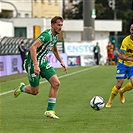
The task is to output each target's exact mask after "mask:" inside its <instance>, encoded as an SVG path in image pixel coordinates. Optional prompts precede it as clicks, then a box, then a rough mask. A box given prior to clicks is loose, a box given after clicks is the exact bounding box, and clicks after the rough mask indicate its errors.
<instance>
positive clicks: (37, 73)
mask: <svg viewBox="0 0 133 133" xmlns="http://www.w3.org/2000/svg"><path fill="white" fill-rule="evenodd" d="M34 73H35V74H36V75H39V74H40V68H39V66H38V65H34Z"/></svg>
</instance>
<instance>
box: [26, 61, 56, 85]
mask: <svg viewBox="0 0 133 133" xmlns="http://www.w3.org/2000/svg"><path fill="white" fill-rule="evenodd" d="M39 67H40V75H35V73H34V66H33V63H32V62H26V64H25V69H26V71H27V72H28V79H29V83H30V85H31V86H34V87H35V86H38V85H39V83H40V78H41V77H42V78H45V79H47V80H49V79H50V77H51V76H53V75H55V74H56V71H55V69H54V68H53V67H52V66H51V64H50V63H49V61H47V60H46V61H45V62H44V63H42V64H41V65H39Z"/></svg>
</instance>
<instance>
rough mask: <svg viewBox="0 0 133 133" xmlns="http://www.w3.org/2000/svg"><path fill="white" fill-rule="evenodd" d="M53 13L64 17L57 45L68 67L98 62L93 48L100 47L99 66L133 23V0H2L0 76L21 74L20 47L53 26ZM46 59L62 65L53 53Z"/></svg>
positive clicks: (113, 61)
mask: <svg viewBox="0 0 133 133" xmlns="http://www.w3.org/2000/svg"><path fill="white" fill-rule="evenodd" d="M54 16H62V17H63V18H64V26H63V30H62V32H61V34H59V35H58V38H59V42H58V48H59V51H60V53H61V56H62V58H63V60H64V61H65V63H66V64H67V66H88V65H96V63H95V59H94V53H93V48H94V46H95V45H96V43H98V45H99V47H100V63H99V65H115V64H116V63H117V61H115V60H114V59H112V62H111V63H108V49H107V46H108V44H111V45H113V47H112V48H113V52H114V50H115V49H118V51H119V48H120V45H121V42H122V40H123V38H124V37H125V36H127V35H128V34H130V32H129V28H130V25H131V24H132V23H133V1H132V0H130V1H125V0H0V76H5V75H11V74H17V73H22V72H23V70H22V68H21V63H22V61H21V57H20V52H19V49H18V46H19V45H20V43H21V42H22V41H24V43H25V46H26V48H27V51H28V49H29V47H30V45H31V44H32V43H33V42H34V41H35V39H36V38H37V37H38V35H39V34H40V33H41V32H43V31H44V30H46V29H48V28H50V26H51V24H50V20H51V18H52V17H54ZM112 54H114V53H112ZM47 59H48V60H49V61H50V62H51V63H52V64H53V65H54V67H55V68H59V67H61V66H60V65H59V64H58V61H57V60H56V59H55V57H54V56H53V54H52V53H50V54H49V55H48V57H47Z"/></svg>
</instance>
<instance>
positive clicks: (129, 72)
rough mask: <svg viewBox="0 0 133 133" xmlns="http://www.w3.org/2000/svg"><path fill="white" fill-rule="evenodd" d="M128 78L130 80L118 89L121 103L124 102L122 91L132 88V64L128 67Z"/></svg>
mask: <svg viewBox="0 0 133 133" xmlns="http://www.w3.org/2000/svg"><path fill="white" fill-rule="evenodd" d="M128 78H129V79H130V82H128V83H127V84H126V85H125V86H124V87H123V88H121V89H120V90H119V94H120V102H121V103H125V98H124V94H123V93H125V92H126V91H130V90H132V89H133V67H132V66H130V67H128Z"/></svg>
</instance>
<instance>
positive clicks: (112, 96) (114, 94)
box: [109, 86, 118, 102]
mask: <svg viewBox="0 0 133 133" xmlns="http://www.w3.org/2000/svg"><path fill="white" fill-rule="evenodd" d="M117 94H118V89H117V88H116V86H114V87H113V88H112V91H111V94H110V98H109V102H112V101H113V100H114V98H115V96H116V95H117Z"/></svg>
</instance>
